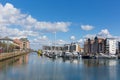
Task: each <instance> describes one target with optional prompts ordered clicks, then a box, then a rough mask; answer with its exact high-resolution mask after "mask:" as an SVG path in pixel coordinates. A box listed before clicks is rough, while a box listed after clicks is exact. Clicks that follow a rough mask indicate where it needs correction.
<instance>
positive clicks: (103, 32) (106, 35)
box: [98, 29, 113, 38]
mask: <svg viewBox="0 0 120 80" xmlns="http://www.w3.org/2000/svg"><path fill="white" fill-rule="evenodd" d="M98 36H99V37H103V38H110V37H113V36H112V35H111V34H110V32H109V31H108V29H103V30H101V31H100V32H99V33H98Z"/></svg>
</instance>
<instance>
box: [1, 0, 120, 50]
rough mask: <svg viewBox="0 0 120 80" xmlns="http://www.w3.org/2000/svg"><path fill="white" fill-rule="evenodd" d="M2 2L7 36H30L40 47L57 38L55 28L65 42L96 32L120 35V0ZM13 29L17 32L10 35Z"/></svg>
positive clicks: (2, 17) (81, 38) (113, 35)
mask: <svg viewBox="0 0 120 80" xmlns="http://www.w3.org/2000/svg"><path fill="white" fill-rule="evenodd" d="M6 4H8V5H6ZM0 5H2V6H3V7H1V11H0V12H1V13H3V14H0V15H1V16H0V17H1V18H0V19H1V20H0V21H1V23H2V25H1V32H2V33H4V36H10V37H12V38H14V37H16V38H17V37H25V36H27V37H28V39H29V40H30V42H31V45H32V47H33V46H34V47H36V48H39V46H40V45H44V43H45V44H46V43H47V44H48V43H49V42H51V41H53V40H54V34H53V33H54V32H56V41H57V42H58V43H61V44H62V43H63V44H64V43H68V42H71V41H73V40H74V41H79V42H81V43H82V42H83V39H84V38H86V37H87V38H88V37H94V36H95V35H99V36H103V37H119V34H120V31H119V30H120V27H119V25H120V22H119V21H120V1H119V0H39V1H35V0H29V1H28V0H0ZM10 5H12V7H11V6H10ZM6 6H7V7H6ZM9 7H11V9H8V8H9ZM2 9H3V10H2ZM15 9H16V10H17V11H15ZM10 10H11V14H9V13H10ZM12 10H14V11H12ZM12 12H13V13H12ZM4 13H8V14H5V15H4ZM22 15H24V16H22ZM11 16H13V17H11ZM18 16H19V18H18ZM6 17H7V18H6ZM4 18H5V19H7V20H4ZM8 19H9V20H8ZM27 19H28V20H27ZM14 20H15V22H14ZM20 20H21V21H20ZM29 20H31V21H32V22H30V21H29ZM4 21H5V23H4V24H3V22H4ZM6 22H7V23H6ZM38 23H39V24H38ZM37 24H38V25H37ZM36 25H37V26H36ZM61 26H62V27H61ZM4 27H6V28H4ZM7 28H9V29H8V31H6V30H7ZM4 29H6V30H4ZM5 31H6V32H5ZM10 31H13V32H15V33H16V34H14V33H12V34H9V35H8V34H7V33H9V32H10ZM19 33H20V34H19ZM17 34H19V35H17ZM36 44H39V45H38V46H35V45H36Z"/></svg>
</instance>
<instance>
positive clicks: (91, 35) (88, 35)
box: [84, 34, 96, 39]
mask: <svg viewBox="0 0 120 80" xmlns="http://www.w3.org/2000/svg"><path fill="white" fill-rule="evenodd" d="M95 36H96V34H87V35H85V36H84V38H92V39H93V38H94V37H95Z"/></svg>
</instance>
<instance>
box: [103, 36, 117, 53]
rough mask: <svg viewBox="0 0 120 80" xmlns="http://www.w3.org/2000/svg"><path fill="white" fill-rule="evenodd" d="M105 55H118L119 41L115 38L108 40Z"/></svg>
mask: <svg viewBox="0 0 120 80" xmlns="http://www.w3.org/2000/svg"><path fill="white" fill-rule="evenodd" d="M105 53H107V54H111V55H115V54H116V53H117V40H116V39H115V38H106V51H105Z"/></svg>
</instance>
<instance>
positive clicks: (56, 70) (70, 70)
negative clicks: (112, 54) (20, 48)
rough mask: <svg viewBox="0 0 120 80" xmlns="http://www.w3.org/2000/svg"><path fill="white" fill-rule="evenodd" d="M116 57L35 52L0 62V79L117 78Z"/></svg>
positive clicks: (73, 79) (118, 62)
mask: <svg viewBox="0 0 120 80" xmlns="http://www.w3.org/2000/svg"><path fill="white" fill-rule="evenodd" d="M119 67H120V61H119V60H108V59H106V60H105V59H98V60H97V59H96V60H95V59H89V60H87V59H86V60H85V59H71V60H68V59H62V58H58V59H50V58H47V57H44V56H38V55H37V54H36V53H31V54H28V55H24V56H20V57H16V58H14V59H10V60H7V61H4V62H0V80H96V79H97V80H119V75H118V74H120V72H119V71H120V69H119Z"/></svg>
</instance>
